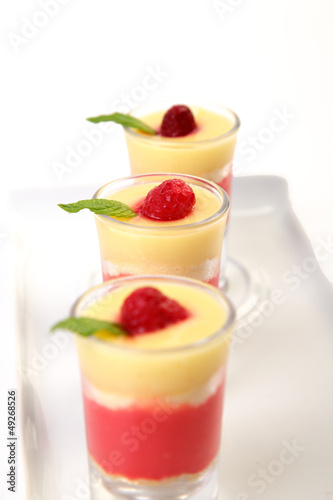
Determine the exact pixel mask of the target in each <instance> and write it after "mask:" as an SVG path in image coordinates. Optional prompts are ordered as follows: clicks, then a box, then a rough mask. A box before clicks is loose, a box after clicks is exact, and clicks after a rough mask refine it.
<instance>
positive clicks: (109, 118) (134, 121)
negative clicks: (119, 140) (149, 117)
mask: <svg viewBox="0 0 333 500" xmlns="http://www.w3.org/2000/svg"><path fill="white" fill-rule="evenodd" d="M87 120H88V122H91V123H100V122H115V123H119V125H123V126H124V127H130V128H136V129H138V130H141V131H142V132H146V134H150V135H156V132H155V130H154V129H153V128H151V127H150V126H149V125H147V124H146V123H144V122H142V121H141V120H139V119H138V118H134V116H131V115H124V114H123V113H112V114H111V115H100V116H95V117H92V118H87Z"/></svg>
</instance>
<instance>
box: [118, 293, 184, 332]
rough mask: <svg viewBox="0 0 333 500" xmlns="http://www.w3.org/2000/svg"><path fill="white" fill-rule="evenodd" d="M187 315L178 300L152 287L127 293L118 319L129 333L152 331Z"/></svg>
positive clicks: (176, 321) (180, 319)
mask: <svg viewBox="0 0 333 500" xmlns="http://www.w3.org/2000/svg"><path fill="white" fill-rule="evenodd" d="M188 317H189V312H188V311H187V310H186V309H185V308H184V307H182V306H181V305H180V304H178V302H176V301H175V300H173V299H170V298H169V297H167V296H166V295H164V294H163V293H161V292H160V291H159V290H157V289H156V288H153V287H143V288H138V289H137V290H135V291H134V292H133V293H131V295H129V296H128V297H127V298H126V299H125V301H124V303H123V305H122V308H121V313H120V321H121V324H122V326H123V327H124V328H125V329H126V330H127V331H128V333H129V334H130V335H138V334H142V333H149V332H154V331H156V330H160V329H162V328H165V327H167V326H169V325H172V324H174V323H178V322H179V321H182V320H184V319H186V318H188Z"/></svg>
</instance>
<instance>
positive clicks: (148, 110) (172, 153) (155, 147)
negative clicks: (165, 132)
mask: <svg viewBox="0 0 333 500" xmlns="http://www.w3.org/2000/svg"><path fill="white" fill-rule="evenodd" d="M174 104H178V103H175V102H173V103H170V102H167V103H163V102H162V103H159V104H158V106H156V104H151V105H146V106H138V107H137V108H136V109H135V110H133V111H132V113H131V114H133V115H134V116H135V117H137V118H140V119H142V120H143V121H145V122H147V123H148V125H150V126H152V127H153V128H155V130H156V129H158V128H159V125H160V124H161V121H162V118H163V115H164V113H165V111H166V110H168V109H169V108H170V107H172V106H173V105H174ZM189 107H190V109H191V110H192V112H193V114H194V118H195V119H196V121H197V122H198V123H199V122H202V123H203V126H202V129H204V128H205V127H206V128H207V134H203V133H202V132H204V130H200V123H199V130H198V132H195V131H194V132H193V133H190V134H188V135H187V136H184V137H177V138H169V137H161V136H160V135H157V136H151V135H147V134H144V133H141V132H140V131H137V130H134V129H130V128H126V127H125V138H126V144H127V149H128V155H129V161H130V168H131V173H132V174H142V173H150V172H154V171H156V170H157V169H158V171H159V172H177V173H181V174H189V175H197V176H200V177H202V178H204V179H207V180H210V181H214V182H216V183H217V184H218V185H219V186H220V187H222V188H223V189H224V190H225V191H226V192H227V194H228V196H229V198H230V199H231V202H232V193H231V191H232V177H233V157H234V152H235V148H236V141H237V134H238V130H239V127H240V119H239V117H238V116H237V114H236V113H235V112H234V111H232V110H231V109H228V108H226V107H223V106H220V105H212V104H207V103H203V104H200V103H199V104H198V105H193V106H192V105H191V104H189ZM210 113H213V114H212V115H211V114H210ZM218 116H219V117H221V120H222V121H221V122H219V120H218V118H216V117H218ZM210 126H212V127H213V129H212V130H211V131H210V130H209V128H210ZM219 129H220V131H221V132H219ZM210 132H212V135H211V136H210V137H207V136H209V135H210ZM231 217H232V210H231ZM228 231H229V229H228V224H227V226H226V232H225V237H224V241H223V251H222V261H221V272H220V283H219V286H220V288H222V289H223V291H224V292H225V293H227V294H228V296H229V297H230V299H231V300H232V302H233V304H234V305H235V307H236V309H237V317H238V319H239V318H241V317H244V316H246V315H247V314H248V313H249V312H250V311H251V310H252V309H253V307H255V306H256V305H257V304H258V302H259V301H260V300H261V296H262V292H261V286H260V283H258V277H257V274H256V272H255V270H251V269H249V268H248V267H247V266H245V265H244V264H243V263H242V262H239V261H238V260H236V259H234V258H232V256H230V257H229V255H228V250H227V243H228Z"/></svg>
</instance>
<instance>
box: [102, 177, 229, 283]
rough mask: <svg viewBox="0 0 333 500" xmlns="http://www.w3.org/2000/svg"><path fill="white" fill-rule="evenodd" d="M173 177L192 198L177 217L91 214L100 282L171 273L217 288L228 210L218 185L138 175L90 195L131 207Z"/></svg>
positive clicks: (224, 196) (190, 179)
mask: <svg viewBox="0 0 333 500" xmlns="http://www.w3.org/2000/svg"><path fill="white" fill-rule="evenodd" d="M175 178H176V179H181V180H183V181H184V182H186V183H187V184H189V185H190V186H191V187H192V189H193V190H194V192H195V195H196V200H197V201H196V204H195V205H194V208H193V210H192V213H191V214H189V215H188V216H187V217H185V218H183V219H178V220H173V221H161V220H156V219H154V220H153V219H148V218H145V217H141V216H138V217H135V218H134V219H127V220H124V219H114V218H111V217H109V216H106V215H95V222H96V227H97V232H98V237H99V244H100V253H101V261H102V272H103V280H104V281H106V280H109V279H113V278H118V277H121V276H133V275H142V274H171V275H176V276H185V277H190V278H194V279H198V280H201V281H204V282H208V283H210V284H212V285H214V286H218V284H219V274H220V261H221V252H222V242H223V236H224V229H225V225H226V220H227V214H228V210H229V198H228V196H227V195H226V193H225V192H224V191H223V190H222V189H221V188H220V187H219V186H217V185H215V184H214V183H212V182H209V181H206V180H204V179H200V178H198V177H194V176H187V175H176V174H173V175H167V174H161V173H157V174H144V175H138V176H132V177H126V178H123V179H119V180H116V181H113V182H110V183H109V184H106V185H105V186H104V187H102V188H101V189H99V190H98V191H97V193H95V195H94V198H97V199H98V198H110V199H116V200H118V201H122V202H124V203H126V204H127V205H130V206H135V205H136V203H137V202H138V200H142V199H143V198H144V197H145V195H146V193H147V192H148V191H149V190H151V189H152V188H153V187H155V186H156V185H158V184H161V183H162V182H163V181H165V180H168V179H175Z"/></svg>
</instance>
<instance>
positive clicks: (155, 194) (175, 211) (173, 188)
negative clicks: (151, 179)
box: [138, 179, 196, 220]
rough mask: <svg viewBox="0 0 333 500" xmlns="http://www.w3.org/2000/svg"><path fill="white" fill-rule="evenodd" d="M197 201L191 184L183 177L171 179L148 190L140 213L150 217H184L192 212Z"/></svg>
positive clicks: (161, 218)
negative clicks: (182, 178)
mask: <svg viewBox="0 0 333 500" xmlns="http://www.w3.org/2000/svg"><path fill="white" fill-rule="evenodd" d="M195 201H196V200H195V194H194V192H193V189H192V188H191V186H189V185H188V184H186V183H185V182H184V181H183V180H181V179H170V180H167V181H164V182H162V184H159V185H158V186H156V187H154V188H153V189H151V190H150V191H149V192H148V194H147V196H146V198H145V199H144V200H143V202H142V203H141V204H140V206H139V207H138V213H139V214H140V215H144V216H145V217H149V218H150V219H159V220H176V219H183V217H186V216H187V215H188V214H189V213H190V212H191V210H192V208H193V205H194V204H195Z"/></svg>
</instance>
